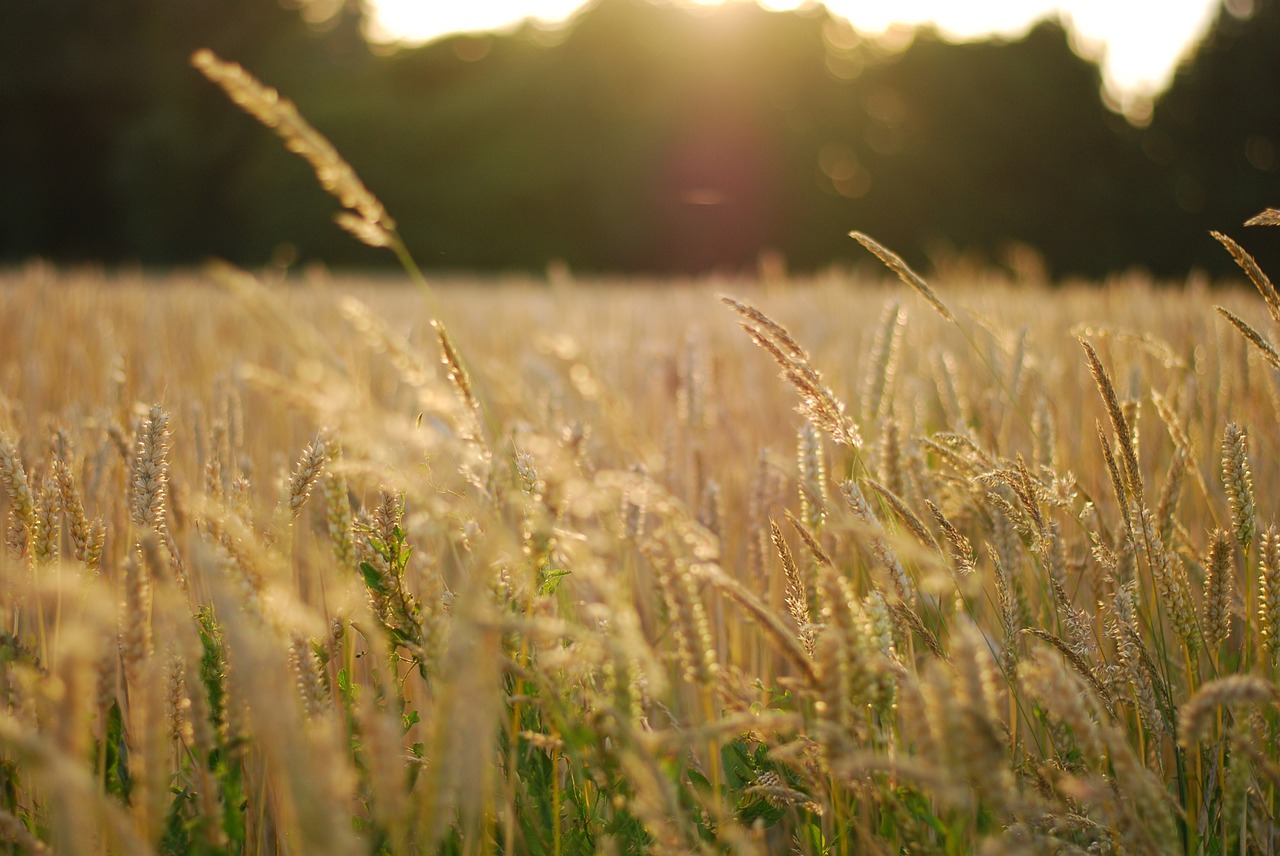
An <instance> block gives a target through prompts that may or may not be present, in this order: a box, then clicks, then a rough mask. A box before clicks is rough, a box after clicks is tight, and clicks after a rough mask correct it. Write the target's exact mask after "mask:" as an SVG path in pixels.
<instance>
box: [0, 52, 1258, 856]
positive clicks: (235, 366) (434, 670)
mask: <svg viewBox="0 0 1280 856" xmlns="http://www.w3.org/2000/svg"><path fill="white" fill-rule="evenodd" d="M194 62H195V64H196V65H197V66H198V67H199V68H200V69H201V70H202V71H203V72H204V73H205V74H206V75H207V76H208V77H209V78H210V79H211V80H212V81H213V82H214V83H216V84H218V85H219V86H222V87H223V88H224V89H225V90H226V91H227V93H228V94H229V95H230V96H231V97H232V98H233V99H234V100H235V101H236V102H237V103H238V104H240V105H241V106H243V107H244V108H245V109H246V110H247V111H248V112H250V113H251V114H253V115H254V116H256V117H257V118H259V119H260V120H261V121H262V122H263V123H264V124H266V125H267V126H268V127H270V128H272V129H273V130H275V131H276V133H278V134H279V135H280V136H281V137H282V138H283V139H284V141H285V143H286V145H287V146H288V147H289V148H290V149H291V150H292V151H294V152H297V153H298V154H300V155H301V156H303V157H304V158H306V159H307V160H308V161H309V162H310V163H311V165H312V166H313V167H314V168H315V171H316V174H317V178H318V179H319V180H320V182H321V184H322V185H323V186H324V187H325V188H326V189H328V190H329V191H330V192H331V193H332V194H333V195H334V197H335V198H336V199H337V200H338V201H339V203H340V205H341V207H342V209H343V210H342V212H341V213H340V214H339V215H338V221H339V224H340V225H342V226H343V227H344V228H345V229H346V230H347V231H348V232H350V233H351V234H352V235H353V236H355V237H356V238H358V239H359V240H362V241H364V242H366V243H368V244H371V245H373V246H377V247H383V248H386V249H388V250H389V251H391V252H392V253H394V254H395V255H396V256H397V257H398V258H399V259H400V261H401V263H402V265H403V266H404V269H405V271H406V273H407V275H408V276H407V279H406V280H402V281H397V280H392V279H387V278H383V279H371V278H366V279H358V278H341V277H338V278H334V277H330V276H327V275H325V274H323V273H322V272H313V273H311V274H309V275H306V276H294V277H285V276H283V275H282V274H281V273H280V272H278V271H274V272H273V271H266V272H261V273H258V274H252V273H248V272H244V271H239V270H235V269H232V268H230V267H227V266H225V265H214V266H211V267H210V268H208V269H206V270H202V271H199V272H188V273H181V274H177V273H175V274H171V275H168V276H148V275H145V274H141V273H134V274H130V273H125V272H116V273H111V274H107V273H103V272H95V271H93V270H83V271H72V270H58V269H56V268H52V267H49V266H44V265H38V264H36V265H31V266H28V267H26V268H24V269H21V270H14V271H9V272H6V273H4V274H3V275H0V484H2V485H3V489H2V491H0V494H2V499H0V509H2V514H3V519H2V520H0V525H3V527H4V532H5V541H6V544H5V546H4V548H3V550H0V586H2V588H0V592H2V598H3V599H2V600H0V607H2V608H3V621H4V628H3V630H2V631H0V693H2V694H3V699H4V708H3V711H0V784H2V785H3V787H2V788H0V843H3V844H4V846H5V847H6V848H7V849H9V850H10V851H12V852H18V853H45V852H56V853H85V854H88V853H121V854H139V853H151V852H157V853H166V854H177V853H209V854H214V853H218V854H241V853H244V854H277V853H286V854H307V856H310V855H311V854H325V853H332V854H344V856H345V854H353V853H377V854H402V853H406V854H407V853H446V854H487V853H508V854H517V853H535V854H584V853H603V854H614V853H618V854H621V853H650V852H652V853H695V852H696V853H700V852H726V853H729V852H731V853H743V854H747V853H761V854H764V853H779V852H793V853H800V854H852V853H943V854H966V853H975V852H976V853H984V854H986V853H992V854H1002V853H1028V854H1031V853H1063V854H1066V853H1089V854H1093V853H1142V854H1148V853H1149V854H1171V853H1182V854H1188V856H1191V854H1211V855H1212V854H1228V853H1274V852H1276V850H1277V849H1280V846H1278V841H1277V839H1278V837H1280V836H1278V835H1277V832H1278V830H1280V825H1278V822H1277V818H1278V812H1280V799H1278V797H1277V793H1276V791H1277V785H1280V763H1278V762H1277V760H1276V759H1277V758H1278V757H1280V710H1278V705H1277V702H1278V700H1280V687H1278V684H1277V654H1278V653H1280V533H1278V532H1277V531H1276V530H1275V529H1274V528H1273V527H1274V522H1275V521H1274V516H1273V512H1272V511H1271V509H1272V508H1274V506H1272V505H1270V503H1271V501H1272V498H1274V497H1276V496H1277V495H1280V479H1278V476H1280V468H1277V466H1276V465H1275V462H1274V461H1273V460H1272V457H1273V456H1272V455H1270V454H1268V453H1269V451H1270V449H1269V441H1271V440H1273V439H1274V437H1275V425H1276V424H1277V422H1278V421H1280V419H1278V418H1277V417H1278V416H1280V374H1278V372H1280V354H1278V353H1277V351H1276V348H1275V346H1274V345H1273V344H1271V340H1272V339H1274V338H1275V336H1276V335H1277V333H1276V330H1275V328H1276V326H1277V325H1280V294H1278V293H1277V291H1276V289H1275V288H1274V287H1273V286H1272V285H1271V283H1270V281H1269V280H1268V279H1267V278H1266V276H1265V274H1264V273H1263V272H1262V271H1260V270H1258V269H1257V266H1256V265H1254V264H1253V262H1252V259H1251V258H1250V257H1249V256H1248V253H1247V252H1246V251H1245V250H1244V249H1242V248H1241V247H1240V246H1239V245H1237V244H1236V243H1235V242H1234V241H1233V240H1231V238H1228V237H1226V236H1217V237H1218V238H1219V240H1220V241H1221V242H1222V243H1223V244H1224V247H1225V251H1226V252H1230V253H1231V254H1232V255H1233V256H1234V257H1235V258H1236V260H1237V262H1239V264H1240V266H1241V268H1242V270H1243V271H1244V273H1245V275H1246V277H1247V279H1249V280H1251V281H1252V284H1253V286H1255V290H1249V289H1246V288H1239V287H1228V286H1225V285H1224V286H1222V287H1220V288H1217V289H1211V288H1210V287H1208V286H1207V285H1206V284H1203V283H1191V284H1181V285H1180V284H1165V285H1164V286H1162V287H1157V286H1156V285H1155V284H1152V283H1150V282H1146V281H1143V280H1142V279H1141V278H1139V277H1136V276H1130V277H1120V278H1116V279H1115V280H1114V281H1111V282H1108V283H1105V284H1100V285H1095V286H1063V287H1059V288H1050V287H1048V286H1046V285H1043V284H1037V283H1034V282H1010V281H1007V280H1005V279H1000V278H998V277H995V276H988V277H974V276H967V275H965V276H961V275H957V276H954V277H950V276H947V275H945V274H944V275H943V276H941V277H939V278H938V280H937V281H936V282H925V281H924V280H922V279H921V278H920V277H919V276H917V275H916V274H915V273H914V272H913V271H911V270H910V269H909V268H907V267H906V265H905V264H903V263H902V262H901V260H900V259H899V258H898V257H897V256H896V255H894V254H893V252H892V251H891V250H890V249H887V248H885V247H882V246H880V245H879V244H878V243H876V242H875V241H874V240H873V239H872V238H869V237H867V236H865V235H862V234H860V233H854V234H853V237H854V238H856V239H857V241H858V242H859V243H860V244H862V246H863V247H864V248H865V249H866V250H868V251H870V253H871V254H873V255H874V256H876V257H879V260H880V261H881V262H883V263H884V265H885V268H884V273H885V275H884V276H883V277H874V278H869V277H868V276H867V275H866V274H865V273H864V274H860V275H858V276H852V275H842V274H835V273H832V274H829V275H826V276H823V277H818V278H815V279H812V280H809V281H796V282H785V283H784V282H771V283H769V284H767V285H761V284H757V283H754V282H751V281H747V280H733V279H723V280H700V281H690V282H684V283H673V282H666V283H649V282H642V281H626V280H616V281H610V282H587V281H577V280H575V279H574V278H572V277H571V276H569V275H567V274H565V273H564V272H562V271H561V272H558V273H557V275H555V276H553V277H551V282H550V283H545V282H534V281H531V280H527V279H525V280H521V279H510V280H507V281H490V282H478V281H476V282H467V281H464V280H459V281H441V282H436V283H433V284H431V285H428V284H427V282H426V281H425V280H424V279H423V278H422V276H421V273H420V272H419V271H418V269H417V267H416V265H415V264H414V262H413V259H412V258H411V257H410V256H409V254H408V251H407V250H406V249H405V246H404V244H403V242H402V241H401V239H400V236H399V234H398V233H397V231H396V225H395V222H394V220H393V219H392V218H391V216H390V215H389V213H388V212H387V211H385V210H384V209H383V207H382V206H381V204H380V203H379V202H378V201H377V199H376V198H375V197H374V196H373V194H372V193H370V192H369V191H368V190H367V189H365V188H364V186H363V185H362V184H360V181H359V179H358V178H357V177H356V176H355V174H354V172H352V171H351V168H350V167H349V166H347V165H346V163H345V162H343V161H342V159H341V157H340V155H338V153H337V152H336V151H335V150H334V149H333V147H332V146H331V145H330V144H329V143H328V142H327V141H326V140H325V139H324V138H323V137H321V136H320V135H319V134H317V133H316V132H315V131H314V129H312V128H311V127H310V126H309V125H307V123H306V122H305V120H303V119H302V118H301V117H300V116H299V115H298V113H297V111H296V109H295V108H294V107H293V106H292V105H291V104H289V103H288V102H287V101H284V100H283V99H281V98H280V97H279V96H278V94H277V93H275V92H274V91H273V90H269V89H267V88H265V87H263V86H262V85H261V84H259V83H257V81H255V80H253V79H252V78H251V77H249V76H248V74H247V73H246V72H244V70H243V69H241V68H240V67H239V66H235V65H232V64H227V63H222V62H221V61H220V60H218V59H217V58H216V57H214V56H213V55H212V54H208V53H207V52H204V53H201V54H197V56H196V57H195V58H194ZM1250 222H1251V224H1262V225H1276V224H1277V223H1280V212H1276V211H1268V212H1264V213H1263V214H1262V215H1259V217H1258V218H1255V219H1254V220H1253V221H1250ZM1250 237H1252V236H1250ZM1208 239H1209V238H1208V236H1206V240H1208ZM850 249H851V253H853V252H855V251H856V252H862V250H861V249H859V248H858V247H857V245H856V244H853V243H851V245H850ZM868 258H869V257H868ZM894 274H896V278H895V277H894V276H893V275H894Z"/></svg>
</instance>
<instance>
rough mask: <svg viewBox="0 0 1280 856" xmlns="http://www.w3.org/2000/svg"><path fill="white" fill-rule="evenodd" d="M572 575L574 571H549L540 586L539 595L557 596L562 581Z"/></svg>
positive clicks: (561, 569)
mask: <svg viewBox="0 0 1280 856" xmlns="http://www.w3.org/2000/svg"><path fill="white" fill-rule="evenodd" d="M571 573H573V571H566V570H564V569H563V568H556V569H554V570H550V571H547V572H546V574H545V575H544V576H543V578H542V582H540V583H539V584H538V594H540V595H543V596H548V595H553V594H555V593H556V589H558V588H559V587H560V580H561V579H562V578H564V577H567V576H569V574H571Z"/></svg>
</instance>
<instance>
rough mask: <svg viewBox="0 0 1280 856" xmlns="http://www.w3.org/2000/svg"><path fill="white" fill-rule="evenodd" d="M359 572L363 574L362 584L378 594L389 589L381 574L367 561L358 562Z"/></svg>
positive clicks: (384, 592) (385, 592)
mask: <svg viewBox="0 0 1280 856" xmlns="http://www.w3.org/2000/svg"><path fill="white" fill-rule="evenodd" d="M360 573H362V574H364V584H365V585H367V586H368V587H369V588H370V589H372V590H373V591H375V592H377V593H378V594H387V593H388V592H389V591H390V589H388V588H387V585H386V583H384V582H383V581H382V574H381V573H379V572H378V569H377V568H375V567H374V566H373V565H371V564H369V563H368V562H361V563H360Z"/></svg>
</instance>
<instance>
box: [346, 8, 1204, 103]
mask: <svg viewBox="0 0 1280 856" xmlns="http://www.w3.org/2000/svg"><path fill="white" fill-rule="evenodd" d="M686 2H689V3H691V4H693V5H698V6H713V5H719V4H720V3H723V2H749V0H686ZM373 5H374V8H375V17H374V20H373V22H372V25H371V32H370V35H371V36H372V37H373V38H374V39H375V40H376V41H394V40H404V41H407V42H425V41H430V40H432V39H435V38H439V37H441V36H444V35H448V34H452V33H469V32H478V31H485V30H501V29H509V28H511V27H513V26H516V25H518V24H519V23H520V22H521V21H523V20H528V19H532V20H535V21H539V22H542V23H545V24H557V23H561V22H564V21H566V20H568V19H569V18H570V17H571V16H572V15H573V13H574V12H576V11H577V10H578V9H580V8H581V7H582V5H583V3H582V0H467V2H465V3H458V2H443V1H442V0H374V3H373ZM760 5H761V6H763V7H764V8H766V9H770V10H774V11H787V10H791V9H796V8H799V7H801V6H805V5H812V0H760ZM826 5H827V8H829V9H830V10H831V11H832V12H834V13H836V14H838V15H842V16H843V17H845V18H847V19H848V20H849V21H850V22H851V23H852V24H853V25H854V26H855V27H857V28H858V29H859V30H862V31H864V32H869V33H881V32H884V31H885V30H887V29H889V28H890V27H891V26H893V25H894V24H908V25H916V24H923V23H933V24H934V25H935V26H936V27H937V28H938V29H939V30H940V31H941V32H942V33H943V34H945V35H947V36H949V37H953V38H959V39H971V38H980V37H983V36H988V35H992V34H997V35H1002V36H1008V37H1016V36H1018V35H1019V34H1021V33H1022V32H1025V30H1026V28H1027V27H1028V25H1029V24H1031V23H1032V22H1033V21H1035V20H1037V19H1040V18H1043V17H1045V16H1046V15H1052V14H1057V15H1060V16H1061V17H1063V18H1064V19H1068V20H1070V21H1071V22H1072V23H1073V24H1074V27H1075V31H1076V34H1077V37H1078V39H1079V41H1080V45H1081V46H1082V50H1083V52H1084V53H1085V54H1086V55H1088V56H1090V57H1092V58H1096V59H1099V60H1101V61H1102V63H1103V68H1104V71H1105V74H1106V78H1107V82H1108V84H1109V86H1110V88H1111V89H1112V90H1114V91H1116V92H1119V93H1123V94H1125V95H1135V94H1146V95H1150V94H1154V93H1155V92H1156V91H1158V90H1159V89H1160V88H1162V87H1163V86H1164V85H1165V84H1166V83H1167V82H1168V80H1169V78H1170V76H1171V75H1172V73H1173V71H1174V70H1175V68H1176V66H1177V63H1178V61H1179V59H1181V58H1182V57H1183V56H1184V55H1185V54H1186V52H1187V51H1189V50H1190V47H1191V45H1193V44H1194V43H1195V41H1196V40H1198V39H1199V38H1200V37H1201V36H1202V35H1203V34H1204V32H1205V30H1206V29H1207V28H1208V25H1209V23H1210V21H1211V20H1212V15H1213V11H1214V8H1215V7H1216V3H1215V2H1214V0H1167V2H1165V3H1162V4H1159V6H1158V7H1155V6H1152V5H1150V4H1146V3H1126V2H1117V0H1059V2H1056V3H1055V2H1053V0H968V2H965V3H956V2H955V0H895V2H892V3H867V2H865V0H828V2H827V3H826Z"/></svg>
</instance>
